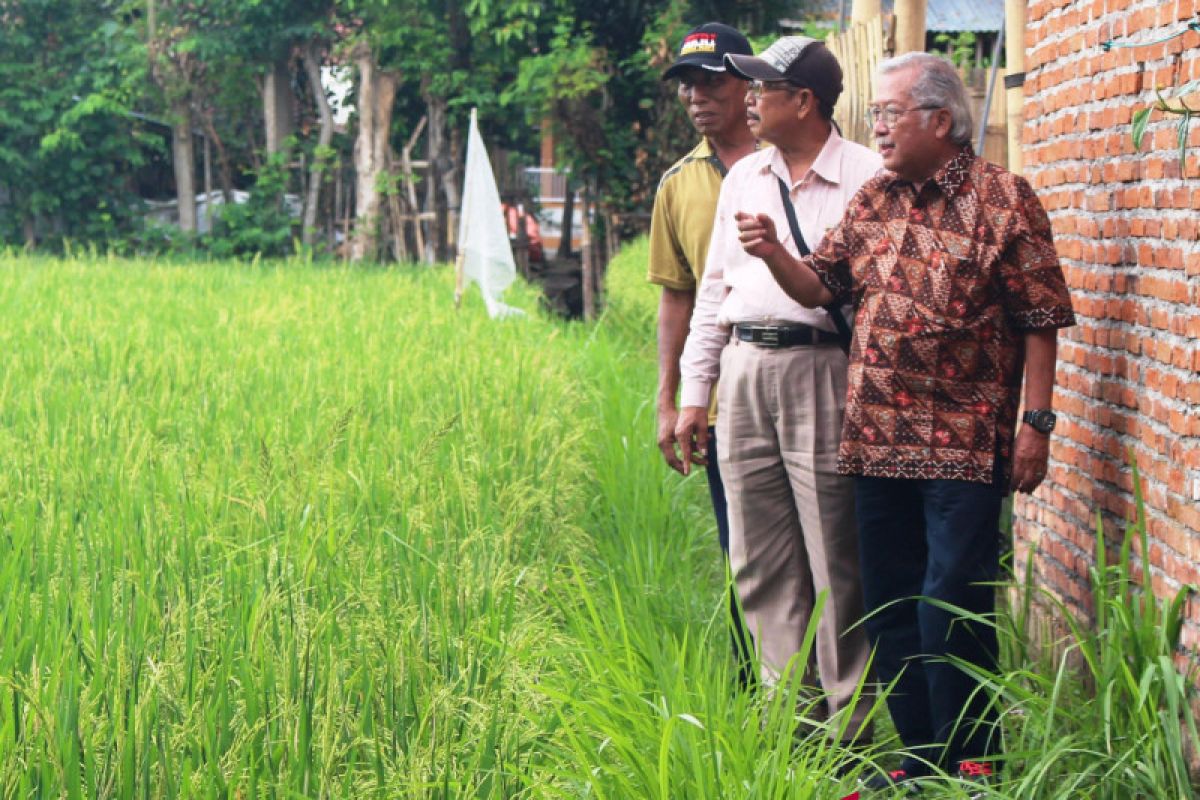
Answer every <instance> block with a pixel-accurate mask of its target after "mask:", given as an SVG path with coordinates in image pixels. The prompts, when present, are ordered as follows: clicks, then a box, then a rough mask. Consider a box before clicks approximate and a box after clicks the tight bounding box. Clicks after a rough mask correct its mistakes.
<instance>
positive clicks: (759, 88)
mask: <svg viewBox="0 0 1200 800" xmlns="http://www.w3.org/2000/svg"><path fill="white" fill-rule="evenodd" d="M799 88H801V87H799V86H797V85H796V84H794V83H792V82H791V81H750V86H749V87H748V90H749V92H750V94H752V95H754V96H755V97H762V96H763V92H766V91H773V90H776V89H778V90H781V91H792V92H794V91H796V90H797V89H799Z"/></svg>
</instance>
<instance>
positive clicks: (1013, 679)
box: [0, 243, 1183, 799]
mask: <svg viewBox="0 0 1200 800" xmlns="http://www.w3.org/2000/svg"><path fill="white" fill-rule="evenodd" d="M645 256H646V250H645V245H644V243H638V244H636V245H633V246H631V247H629V248H628V249H627V250H626V251H624V252H623V253H622V256H621V258H620V259H619V260H618V261H617V262H616V263H614V265H613V267H612V270H611V272H610V296H609V298H608V306H607V311H606V312H605V315H604V317H603V319H602V320H601V321H600V322H599V323H598V324H596V325H593V326H585V325H581V324H573V323H566V322H562V321H558V320H554V319H551V318H548V317H545V316H542V315H540V314H538V313H537V312H536V305H537V303H536V300H535V298H534V296H533V294H532V293H531V292H528V291H524V292H522V291H518V292H517V297H516V300H515V302H516V303H517V304H519V305H523V306H525V307H526V308H529V309H531V311H533V312H534V313H532V314H531V316H530V317H528V318H524V319H512V320H507V321H505V322H501V323H497V322H492V321H490V320H488V319H487V318H486V315H485V314H484V312H483V309H482V304H481V303H479V302H478V298H477V297H476V296H475V295H473V294H472V295H469V297H468V301H467V302H466V303H465V305H464V308H463V309H462V310H460V311H458V312H455V311H454V310H453V308H452V304H451V302H450V297H451V296H452V276H451V275H450V274H449V273H448V271H447V270H445V269H435V270H426V269H402V270H388V271H384V270H375V269H357V268H342V267H329V266H321V265H313V264H309V263H303V262H299V261H297V262H281V263H277V264H269V265H255V266H252V267H248V266H246V265H240V264H232V263H215V264H191V265H188V266H186V267H185V266H175V265H172V264H168V263H156V262H145V261H123V260H117V259H109V258H105V257H103V256H97V255H94V254H93V255H89V256H84V257H80V258H76V259H74V260H70V261H55V260H46V259H38V258H27V257H17V256H13V255H9V256H7V257H0V347H2V348H3V350H4V352H5V353H7V354H8V363H7V369H6V370H5V371H4V372H3V373H0V452H2V453H4V461H3V465H2V466H0V791H2V793H3V796H5V797H33V796H38V797H41V796H57V797H70V798H76V797H121V798H135V797H147V798H149V797H154V798H159V797H257V796H271V797H380V798H384V797H387V798H391V797H435V798H451V797H455V798H457V797H484V798H513V797H539V798H540V797H564V798H565V797H570V798H576V797H597V798H622V799H624V798H642V797H653V798H709V797H711V798H740V797H751V796H752V797H756V798H840V797H842V796H843V795H846V794H847V793H848V792H849V791H850V789H851V788H852V787H853V785H854V778H855V775H854V773H855V772H856V771H861V770H865V769H870V768H872V767H870V766H869V765H868V764H865V763H857V762H854V761H852V760H850V761H848V760H847V756H846V754H845V753H841V752H838V751H837V750H836V749H834V748H833V747H831V746H830V745H829V744H828V737H827V736H825V735H823V734H822V733H821V732H819V731H818V733H817V734H816V735H812V736H809V737H807V738H805V739H802V740H801V739H797V738H796V737H795V732H796V730H797V724H798V722H801V721H802V720H798V718H797V715H796V709H797V708H799V710H800V714H801V716H803V714H804V713H805V704H804V702H798V700H797V698H796V696H795V689H794V687H793V688H785V689H784V690H782V691H780V692H778V693H776V694H774V695H773V696H770V697H768V696H766V695H763V694H760V695H758V696H749V695H746V694H742V693H739V692H737V691H735V690H734V689H733V684H734V681H733V677H732V670H733V666H734V665H733V664H732V662H731V659H730V657H729V642H728V633H727V630H726V628H725V614H726V611H725V608H724V604H725V594H724V588H725V575H724V570H723V565H722V563H721V559H720V555H719V551H718V548H717V546H716V542H715V538H716V537H715V533H714V530H713V524H712V522H711V520H710V518H709V513H708V512H707V510H706V502H707V501H706V499H705V498H704V488H703V484H702V480H703V478H702V477H699V476H697V477H693V478H690V479H687V480H680V479H679V478H678V476H675V475H673V474H672V473H670V472H669V470H667V469H666V467H665V466H664V465H663V464H662V463H661V457H660V456H659V455H658V452H657V448H656V447H655V446H654V420H653V406H652V402H651V398H652V393H653V386H654V357H653V349H654V343H653V320H654V314H655V306H656V300H657V296H656V293H655V292H654V291H653V290H652V289H650V288H649V287H647V286H646V285H645V284H644V281H643V279H642V275H643V273H644V264H645ZM1107 569H1109V568H1107V567H1105V568H1103V569H1102V572H1104V570H1107ZM1104 574H1108V573H1107V572H1104ZM1015 616H1019V615H1015ZM1001 624H1002V625H1007V626H1008V628H1009V629H1010V630H1013V631H1017V629H1018V623H1017V622H1011V621H1009V620H1008V618H1004V619H1003V620H1002V621H1001ZM1080 632H1081V633H1082V632H1083V629H1081V631H1080ZM1122 646H1125V645H1122ZM1156 646H1157V645H1156ZM1012 652H1014V653H1015V652H1016V651H1015V649H1013V650H1012ZM1155 652H1156V653H1157V652H1159V651H1158V650H1156V651H1155ZM1019 655H1020V657H1024V656H1025V655H1026V654H1024V653H1022V654H1019ZM1025 669H1026V672H1019V671H1016V670H1015V669H1014V671H1013V672H1011V673H1009V674H1007V675H1006V676H1004V679H1005V681H1007V682H1005V681H1001V680H999V679H997V678H996V676H987V677H988V679H989V680H995V681H996V682H995V683H994V684H991V685H993V686H995V687H996V691H998V692H1001V693H1002V694H1003V696H1004V698H1005V703H1006V704H1007V706H1008V707H1009V708H1011V709H1016V710H1019V711H1020V712H1021V713H1016V711H1014V712H1012V713H1010V714H1009V729H1010V739H1011V743H1012V748H1011V749H1012V751H1013V752H1014V753H1016V754H1019V757H1017V756H1014V760H1013V762H1012V764H1013V770H1012V772H1011V773H1010V776H1011V778H1012V780H1013V783H1014V785H1015V786H1017V789H1016V791H1017V792H1018V793H1017V794H1014V795H1012V796H1022V797H1031V798H1032V797H1051V796H1055V797H1057V796H1061V797H1067V796H1077V795H1069V794H1052V793H1051V792H1053V791H1058V789H1059V787H1062V786H1066V785H1067V779H1066V778H1064V775H1065V774H1067V771H1068V767H1067V766H1066V765H1067V764H1068V763H1070V764H1087V763H1089V762H1087V761H1086V759H1082V758H1080V759H1077V760H1076V761H1073V762H1068V761H1067V760H1065V759H1062V758H1058V756H1059V755H1061V752H1060V751H1061V749H1062V748H1064V747H1068V746H1069V747H1070V748H1072V752H1074V750H1079V751H1083V750H1085V749H1087V748H1094V746H1095V740H1094V739H1087V740H1085V739H1083V738H1082V737H1083V730H1084V729H1085V728H1086V725H1087V723H1083V724H1081V726H1080V727H1078V728H1076V727H1064V728H1061V729H1060V728H1055V727H1054V726H1055V725H1059V724H1060V720H1061V716H1060V715H1061V714H1062V713H1064V711H1071V712H1075V713H1082V712H1081V711H1080V710H1079V709H1078V708H1076V707H1075V706H1076V705H1080V704H1081V703H1082V698H1084V697H1085V696H1086V695H1085V694H1084V692H1085V687H1084V684H1082V683H1081V682H1079V681H1077V680H1075V679H1074V678H1073V677H1072V673H1070V671H1069V670H1066V669H1065V668H1064V669H1062V670H1061V683H1060V684H1055V683H1046V682H1045V681H1044V680H1042V679H1041V678H1040V677H1039V676H1041V675H1043V674H1045V673H1043V672H1042V671H1040V670H1039V669H1036V668H1034V667H1033V666H1027V667H1026V668H1025ZM1050 674H1051V675H1054V674H1056V673H1053V672H1052V673H1050ZM1134 674H1135V675H1136V674H1137V673H1136V672H1135V673H1134ZM1162 675H1163V676H1164V679H1165V676H1166V672H1165V667H1164V671H1163V673H1162ZM1139 685H1140V684H1139ZM1176 686H1177V688H1179V690H1180V692H1182V691H1183V689H1182V688H1181V687H1182V684H1176ZM1122 697H1124V695H1122ZM1052 698H1053V699H1055V702H1061V703H1063V704H1064V705H1065V709H1060V708H1059V707H1058V706H1052V705H1050V702H1051V699H1052ZM1068 700H1069V702H1068ZM1096 705H1099V704H1096ZM876 713H880V714H881V713H882V712H881V711H880V710H879V709H878V708H877V709H876ZM1147 713H1149V712H1147ZM1040 715H1044V718H1045V731H1046V735H1045V736H1043V738H1042V739H1041V740H1039V739H1038V738H1037V735H1036V734H1037V729H1036V728H1034V727H1033V726H1032V723H1027V722H1025V720H1032V719H1034V718H1038V719H1041V718H1042V716H1040ZM1051 730H1063V731H1066V732H1067V734H1069V735H1064V736H1063V737H1059V739H1055V738H1053V737H1051V736H1050V735H1049V732H1050V731H1051ZM1139 730H1141V729H1139ZM1072 737H1074V738H1072ZM1060 740H1061V742H1066V743H1069V745H1068V744H1061V745H1060V744H1059V742H1060ZM1047 743H1048V744H1050V745H1054V746H1056V747H1059V748H1060V750H1054V749H1053V748H1051V750H1050V755H1049V756H1047V758H1046V759H1039V758H1038V756H1037V754H1036V752H1035V751H1036V748H1037V747H1039V746H1044V745H1046V744H1047ZM1126 745H1127V742H1126V741H1124V740H1122V741H1116V742H1114V744H1113V747H1112V752H1113V753H1120V752H1124V751H1125V750H1126V749H1127V747H1126ZM894 746H895V742H894V741H893V740H892V739H890V738H889V737H887V736H884V735H883V734H882V733H881V735H880V737H879V741H878V747H877V752H873V753H869V754H868V755H870V756H872V757H875V758H876V760H878V761H879V762H880V763H885V764H886V763H887V756H886V752H885V751H887V750H888V749H890V748H892V747H894ZM1138 752H1139V753H1142V752H1149V751H1146V750H1139V751H1138ZM1154 752H1156V753H1161V758H1158V760H1157V761H1154V760H1152V759H1151V758H1150V757H1149V756H1145V757H1141V756H1139V758H1140V759H1141V762H1145V763H1146V764H1147V766H1146V770H1153V771H1155V774H1156V775H1158V776H1159V777H1156V778H1154V780H1155V781H1160V782H1161V781H1162V780H1165V778H1162V777H1161V773H1162V772H1163V770H1164V769H1165V768H1164V767H1163V764H1165V763H1167V761H1169V759H1170V758H1172V757H1174V756H1173V753H1174V751H1170V752H1168V751H1166V750H1161V751H1154ZM1156 758H1157V757H1156ZM1126 762H1127V766H1128V770H1127V772H1128V773H1129V774H1124V773H1122V775H1121V776H1120V777H1119V781H1121V782H1120V783H1119V785H1120V786H1121V787H1128V786H1134V785H1138V786H1140V785H1142V784H1135V783H1134V782H1133V780H1134V779H1133V777H1132V775H1133V773H1135V772H1136V771H1137V769H1139V767H1138V766H1137V763H1139V762H1136V761H1135V760H1132V759H1126ZM1114 763H1115V762H1114ZM844 767H848V768H849V769H848V774H846V775H845V777H842V778H838V777H836V775H837V773H838V772H839V771H843V772H845V771H847V770H845V769H839V768H844ZM1070 769H1074V767H1070ZM1171 769H1174V765H1172V766H1171ZM1039 776H1040V777H1039ZM1095 780H1096V781H1099V782H1103V781H1107V780H1114V781H1116V780H1118V778H1116V777H1113V775H1112V774H1110V773H1104V774H1099V775H1097V776H1096V778H1095ZM1039 781H1041V782H1040V783H1039ZM1026 785H1027V787H1026ZM1113 785H1114V786H1116V785H1118V784H1117V783H1114V784H1113ZM1146 785H1149V784H1146ZM1156 785H1158V784H1156ZM1161 785H1167V784H1161ZM1170 785H1172V786H1181V785H1183V784H1179V783H1176V784H1170ZM1023 787H1025V788H1023ZM1038 787H1042V788H1041V789H1039V788H1038ZM1046 787H1049V788H1046ZM943 788H944V789H945V792H946V796H965V795H963V791H964V790H963V787H960V786H957V785H955V784H953V783H952V782H946V783H945V786H944V787H943ZM1039 791H1040V792H1042V793H1039ZM1064 791H1065V790H1064ZM1089 791H1090V790H1089ZM1113 791H1114V792H1116V793H1111V794H1105V795H1101V794H1095V795H1092V794H1087V795H1086V796H1096V797H1113V798H1116V797H1132V796H1140V795H1128V794H1126V795H1122V794H1120V793H1119V792H1117V790H1116V789H1114V790H1113ZM1001 796H1003V795H1001ZM1147 796H1153V795H1147ZM1166 796H1169V795H1166Z"/></svg>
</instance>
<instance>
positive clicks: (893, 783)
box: [861, 769, 921, 794]
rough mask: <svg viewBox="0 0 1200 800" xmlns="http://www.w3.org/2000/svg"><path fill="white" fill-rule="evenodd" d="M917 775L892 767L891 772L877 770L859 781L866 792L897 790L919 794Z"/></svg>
mask: <svg viewBox="0 0 1200 800" xmlns="http://www.w3.org/2000/svg"><path fill="white" fill-rule="evenodd" d="M918 777H920V776H917V775H910V774H908V772H906V771H905V770H902V769H894V770H892V771H891V772H878V773H876V774H874V775H872V776H871V777H870V778H867V779H865V780H863V781H862V782H861V783H862V788H863V790H864V791H867V792H887V791H889V790H899V791H900V792H901V793H902V794H919V793H920V791H921V787H920V785H919V784H917V783H916V781H917V778H918Z"/></svg>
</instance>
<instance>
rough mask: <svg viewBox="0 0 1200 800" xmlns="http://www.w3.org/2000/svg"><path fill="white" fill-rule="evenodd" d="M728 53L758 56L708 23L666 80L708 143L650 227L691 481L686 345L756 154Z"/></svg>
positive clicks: (669, 381) (665, 448)
mask: <svg viewBox="0 0 1200 800" xmlns="http://www.w3.org/2000/svg"><path fill="white" fill-rule="evenodd" d="M726 53H733V54H742V55H753V50H752V49H751V47H750V43H749V42H748V41H747V40H746V37H745V36H743V35H742V34H741V33H739V32H738V31H737V30H735V29H733V28H731V27H729V26H728V25H722V24H720V23H718V22H709V23H706V24H704V25H701V26H699V27H697V28H694V29H692V30H691V31H689V32H688V34H687V35H686V36H685V37H684V39H683V42H682V44H681V45H680V48H679V57H678V58H677V59H676V61H675V63H673V64H672V65H671V67H670V68H669V69H668V70H667V71H666V72H665V73H664V74H663V79H664V80H670V79H675V80H677V81H678V84H679V100H680V102H682V103H683V105H684V108H686V109H687V114H688V118H689V119H690V120H691V122H692V125H693V126H694V127H695V129H696V132H697V133H699V134H700V135H701V137H702V138H701V140H700V143H699V144H697V145H696V146H695V147H694V148H693V149H692V151H691V152H690V153H688V154H687V155H686V156H684V157H683V158H681V159H680V160H679V161H677V162H676V163H675V164H674V166H672V167H671V168H670V169H669V170H667V171H666V173H665V174H664V175H663V177H662V180H661V181H660V182H659V185H658V193H657V195H656V196H655V198H654V214H653V216H652V218H651V222H650V265H649V280H650V282H651V283H654V284H657V285H659V286H661V287H662V299H661V301H660V302H659V307H658V446H659V449H660V450H662V454H663V457H664V458H665V459H666V461H667V463H668V464H669V465H670V466H671V468H672V469H674V470H677V471H678V472H680V473H685V474H686V472H687V470H685V467H684V464H683V462H682V460H681V459H680V455H679V452H678V450H677V445H678V443H677V441H676V439H675V421H676V418H677V417H678V414H679V411H678V407H677V405H676V395H677V394H678V390H679V356H680V354H681V353H682V352H683V344H684V342H685V341H686V340H687V335H688V327H689V323H690V322H691V318H692V306H693V305H694V304H695V301H696V287H697V286H698V285H699V284H700V278H701V275H702V274H703V272H704V261H705V258H706V257H707V255H708V240H709V237H710V235H711V234H712V223H713V216H714V214H715V212H716V206H717V196H718V195H719V194H720V192H721V180H722V178H724V177H725V173H726V172H728V170H729V168H730V167H732V166H733V165H734V163H736V162H737V161H738V160H739V159H741V158H742V157H743V156H745V155H748V154H749V153H751V152H753V151H754V149H755V139H754V134H752V133H751V132H750V128H749V127H748V126H747V124H746V107H745V97H746V81H744V80H742V79H741V78H738V77H736V76H734V75H733V74H731V73H729V72H727V71H726V69H725V61H724V58H725V54H726ZM709 417H710V418H709V425H710V428H709V439H708V441H709V452H708V453H707V454H700V455H699V457H698V458H697V459H696V463H697V464H703V465H705V466H706V468H707V471H708V490H709V494H710V496H711V497H712V504H713V511H714V513H715V514H716V518H717V532H718V535H719V537H720V543H721V550H722V552H724V553H725V554H726V555H728V553H729V525H728V522H727V518H726V508H725V491H724V489H723V488H722V485H721V474H720V470H719V468H718V467H717V458H716V452H717V451H716V448H717V440H716V435H715V432H714V431H713V428H712V427H711V426H712V425H713V424H715V408H710V412H709ZM706 456H707V457H706ZM730 613H731V615H732V619H733V623H732V631H733V648H734V654H735V656H736V657H737V659H738V665H739V670H738V678H739V682H740V683H741V685H743V686H747V685H751V684H752V683H753V682H754V677H753V670H752V669H751V668H750V666H749V662H750V647H749V635H748V634H747V633H746V631H745V627H744V625H743V624H742V622H741V616H740V614H739V613H738V609H737V601H736V598H735V597H734V596H733V595H731V597H730Z"/></svg>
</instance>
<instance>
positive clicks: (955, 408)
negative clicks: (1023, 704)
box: [739, 53, 1074, 789]
mask: <svg viewBox="0 0 1200 800" xmlns="http://www.w3.org/2000/svg"><path fill="white" fill-rule="evenodd" d="M869 113H870V115H871V118H872V122H873V124H874V133H875V138H876V142H877V144H878V145H879V149H880V154H881V155H882V156H883V165H884V171H883V172H881V173H880V175H879V176H877V177H876V178H874V179H872V180H871V181H869V182H868V183H867V184H865V185H864V186H863V188H862V190H861V191H860V192H859V193H858V195H857V196H856V197H855V199H854V200H853V201H852V202H851V203H850V205H849V207H848V208H847V210H846V215H845V216H844V217H843V219H842V221H841V223H839V225H838V226H837V227H836V228H835V229H834V230H832V231H830V233H829V234H828V235H827V236H826V237H825V239H824V240H823V241H822V242H821V245H820V246H819V247H818V248H817V250H816V251H815V252H814V253H813V255H812V256H811V257H809V258H806V259H799V260H798V259H796V258H794V257H792V256H790V255H789V254H788V252H787V250H786V249H785V248H783V247H782V246H780V244H779V239H778V236H777V232H776V231H775V229H774V226H773V225H772V224H771V222H770V219H769V218H767V217H765V216H761V215H760V216H757V217H749V218H746V219H743V220H742V222H741V223H740V224H739V228H740V237H741V241H742V245H743V247H744V248H745V249H746V250H747V252H750V253H752V254H754V255H758V256H759V257H760V258H762V259H763V260H764V261H766V263H767V265H768V267H769V268H770V269H771V272H772V273H773V274H774V275H775V278H776V280H777V281H778V282H779V284H780V285H781V286H782V287H783V288H784V290H785V291H787V293H788V294H789V295H791V296H792V297H794V298H795V299H796V300H798V301H799V302H800V303H802V304H803V305H805V306H810V307H815V306H822V305H825V304H827V303H830V302H832V301H834V300H835V299H836V300H841V299H849V300H850V301H851V302H852V303H853V305H854V309H855V315H854V317H855V330H854V343H853V346H852V349H851V353H850V372H849V388H848V391H847V402H846V416H845V422H844V425H843V429H842V443H841V448H840V452H839V459H838V469H839V470H840V471H841V472H843V473H845V474H850V475H855V476H858V477H857V480H856V486H855V494H856V498H855V502H856V511H857V515H858V526H859V552H860V558H861V560H862V580H863V593H864V595H865V600H866V607H867V613H868V619H867V631H868V634H869V635H870V637H871V640H872V642H873V644H874V645H875V647H876V660H875V668H876V672H877V675H878V677H879V679H880V681H881V682H882V683H883V684H884V685H887V684H889V683H891V682H893V681H894V682H895V684H894V687H893V689H892V692H891V694H890V695H889V697H888V708H889V710H890V712H891V714H892V718H893V720H894V721H895V723H896V729H897V731H898V733H899V734H900V737H901V739H902V741H903V743H904V745H905V751H906V755H905V758H904V760H903V762H902V763H901V764H900V765H899V768H898V769H896V770H894V771H892V772H891V773H889V774H886V775H885V774H880V775H876V776H874V777H873V778H872V779H871V780H870V781H868V782H867V785H868V787H869V788H882V789H889V788H890V787H892V786H893V785H895V784H901V783H905V782H907V781H911V780H914V779H919V778H920V777H923V776H925V775H928V774H929V773H930V772H931V771H932V770H933V769H934V768H937V769H941V770H946V771H951V772H952V771H955V770H957V771H958V772H959V774H960V775H963V776H965V777H967V778H978V777H986V776H987V775H990V774H991V770H992V766H991V764H990V759H992V758H994V756H995V755H996V751H997V746H998V742H997V741H996V738H997V734H996V731H995V730H994V723H995V713H994V711H993V710H992V709H990V708H989V703H988V698H987V697H986V695H985V693H983V692H981V691H978V690H979V689H980V687H979V684H978V682H977V681H976V680H975V679H973V678H972V677H971V676H970V674H969V673H968V672H967V671H965V670H963V669H962V668H961V667H960V666H959V665H957V664H956V663H954V662H955V661H960V662H963V663H966V664H972V665H976V666H978V667H981V668H984V669H990V668H992V667H994V666H995V663H996V657H997V645H996V636H995V632H994V630H993V629H992V628H991V627H989V626H988V625H986V624H978V623H976V622H973V621H972V616H973V615H979V616H980V617H985V618H986V617H988V616H989V615H991V614H992V612H993V608H994V592H995V589H994V587H993V586H992V585H991V582H992V581H994V580H995V578H996V576H997V572H998V561H999V555H998V551H999V538H1000V537H999V534H998V528H999V517H1000V505H1001V501H1002V499H1003V498H1004V496H1005V495H1006V494H1007V492H1008V491H1009V489H1010V488H1011V489H1015V490H1016V491H1021V492H1032V491H1033V490H1034V489H1035V488H1037V486H1038V484H1039V483H1041V481H1042V479H1043V478H1044V477H1045V474H1046V463H1047V459H1048V455H1049V438H1050V432H1051V430H1052V429H1053V427H1054V414H1053V412H1052V411H1051V410H1050V402H1051V396H1052V393H1053V388H1054V363H1055V358H1056V334H1057V329H1058V328H1061V327H1065V326H1068V325H1072V324H1074V314H1073V312H1072V309H1071V300H1070V297H1069V295H1068V292H1067V287H1066V283H1065V281H1064V279H1063V274H1062V269H1061V267H1060V266H1059V263H1058V258H1057V256H1056V254H1055V250H1054V243H1053V241H1052V239H1051V231H1050V222H1049V219H1048V218H1047V216H1046V212H1045V210H1044V209H1043V208H1042V206H1041V203H1040V202H1039V201H1038V199H1037V197H1036V196H1035V195H1034V193H1033V190H1032V189H1031V188H1030V186H1029V184H1028V183H1027V182H1026V181H1025V180H1024V179H1022V178H1020V177H1019V176H1016V175H1013V174H1012V173H1010V172H1008V171H1006V170H1004V169H1002V168H1000V167H998V166H996V165H994V164H990V163H988V162H985V161H984V160H982V159H980V158H978V157H977V156H976V155H975V154H974V152H973V151H972V149H971V146H970V135H971V113H970V108H969V106H968V104H967V96H966V92H965V90H964V88H963V85H962V81H961V79H960V78H959V76H958V73H957V72H956V71H955V70H954V68H953V66H951V65H950V64H949V62H947V61H945V60H943V59H941V58H938V57H936V56H931V55H929V54H926V53H909V54H906V55H904V56H900V57H898V58H895V59H891V60H889V61H886V62H884V63H883V64H882V65H881V66H880V74H879V79H878V83H877V90H876V95H875V99H874V102H873V104H872V106H871V108H870V112H869ZM1022 376H1024V395H1025V396H1024V403H1025V409H1026V411H1025V414H1024V415H1023V416H1022V423H1023V424H1022V425H1021V427H1020V431H1019V432H1018V431H1016V428H1017V411H1018V406H1019V404H1020V394H1021V385H1022ZM918 598H919V599H918ZM954 609H960V610H961V611H955V610H954ZM963 612H965V613H963Z"/></svg>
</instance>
